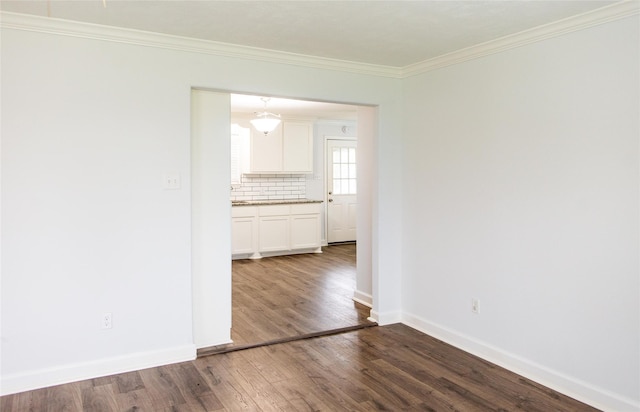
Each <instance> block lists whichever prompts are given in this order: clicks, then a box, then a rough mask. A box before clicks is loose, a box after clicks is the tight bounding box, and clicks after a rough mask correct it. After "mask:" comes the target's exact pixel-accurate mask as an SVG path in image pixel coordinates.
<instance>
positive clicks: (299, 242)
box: [291, 203, 320, 249]
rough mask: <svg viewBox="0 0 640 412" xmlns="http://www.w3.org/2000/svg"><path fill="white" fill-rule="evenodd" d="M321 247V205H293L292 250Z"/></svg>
mask: <svg viewBox="0 0 640 412" xmlns="http://www.w3.org/2000/svg"><path fill="white" fill-rule="evenodd" d="M317 247H320V204H319V203H305V204H301V205H291V249H306V248H317Z"/></svg>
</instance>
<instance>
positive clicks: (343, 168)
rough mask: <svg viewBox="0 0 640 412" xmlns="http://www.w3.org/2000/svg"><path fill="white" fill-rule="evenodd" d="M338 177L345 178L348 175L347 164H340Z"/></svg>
mask: <svg viewBox="0 0 640 412" xmlns="http://www.w3.org/2000/svg"><path fill="white" fill-rule="evenodd" d="M340 177H341V178H343V179H346V178H348V177H349V165H348V164H346V163H343V164H342V165H340Z"/></svg>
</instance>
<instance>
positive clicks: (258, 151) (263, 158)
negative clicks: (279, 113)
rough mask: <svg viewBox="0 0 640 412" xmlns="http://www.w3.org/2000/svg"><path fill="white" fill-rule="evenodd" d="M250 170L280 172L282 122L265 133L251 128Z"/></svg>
mask: <svg viewBox="0 0 640 412" xmlns="http://www.w3.org/2000/svg"><path fill="white" fill-rule="evenodd" d="M251 171H252V172H282V123H280V124H279V125H278V127H276V128H275V129H274V130H273V131H272V132H269V134H267V135H265V134H264V133H260V132H259V131H257V130H256V129H254V128H252V129H251Z"/></svg>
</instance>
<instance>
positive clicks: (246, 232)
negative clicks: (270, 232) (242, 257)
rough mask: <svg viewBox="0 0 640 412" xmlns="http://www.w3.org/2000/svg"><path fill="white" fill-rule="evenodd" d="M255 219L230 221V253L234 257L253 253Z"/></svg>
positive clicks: (234, 219)
mask: <svg viewBox="0 0 640 412" xmlns="http://www.w3.org/2000/svg"><path fill="white" fill-rule="evenodd" d="M255 225H256V218H255V217H234V218H232V219H231V253H232V254H234V255H238V254H245V253H254V252H255V250H254V247H253V245H254V233H255V229H256V227H255Z"/></svg>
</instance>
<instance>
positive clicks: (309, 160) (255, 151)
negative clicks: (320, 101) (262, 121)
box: [250, 120, 313, 174]
mask: <svg viewBox="0 0 640 412" xmlns="http://www.w3.org/2000/svg"><path fill="white" fill-rule="evenodd" d="M250 169H251V173H297V174H310V173H313V125H312V124H311V123H310V122H302V121H290V120H285V121H283V122H281V123H280V124H279V125H278V127H276V128H275V130H273V131H272V132H269V134H267V135H265V134H264V133H261V132H258V131H257V130H255V129H252V130H251V167H250Z"/></svg>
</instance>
